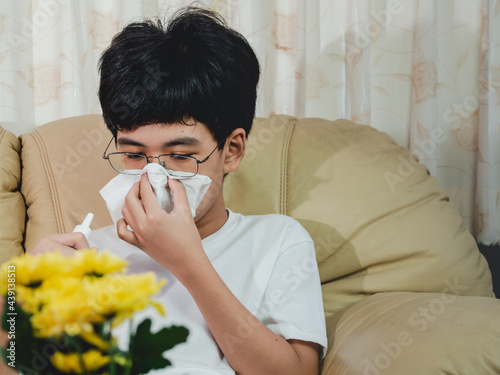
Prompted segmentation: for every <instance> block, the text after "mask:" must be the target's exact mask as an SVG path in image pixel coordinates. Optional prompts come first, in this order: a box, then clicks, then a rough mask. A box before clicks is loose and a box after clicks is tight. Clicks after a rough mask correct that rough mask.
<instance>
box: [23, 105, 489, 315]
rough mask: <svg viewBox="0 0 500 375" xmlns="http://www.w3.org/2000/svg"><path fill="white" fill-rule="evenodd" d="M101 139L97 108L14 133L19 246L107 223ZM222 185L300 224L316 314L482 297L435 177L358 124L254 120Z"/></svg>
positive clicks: (240, 200) (474, 260)
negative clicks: (395, 302) (88, 219)
mask: <svg viewBox="0 0 500 375" xmlns="http://www.w3.org/2000/svg"><path fill="white" fill-rule="evenodd" d="M110 139H111V135H110V134H109V132H108V131H107V130H106V128H105V126H104V124H103V121H102V118H101V116H99V115H87V116H79V117H73V118H68V119H64V120H59V121H55V122H53V123H50V124H47V125H44V126H42V127H39V128H38V129H37V130H36V131H34V132H33V133H30V134H25V135H22V136H21V141H22V150H21V156H22V164H23V172H22V190H21V191H22V193H23V195H24V197H25V200H26V205H27V214H28V218H29V220H28V221H27V227H26V239H25V247H26V249H27V250H28V251H29V250H30V249H31V248H32V247H33V246H34V245H35V244H36V243H37V242H38V241H39V240H40V239H41V238H43V236H45V235H47V234H50V233H62V232H68V231H71V230H72V229H73V227H74V226H75V225H76V224H78V223H80V222H81V221H82V220H83V219H84V217H85V215H86V214H87V213H88V212H93V213H94V214H95V219H94V221H93V223H92V228H99V227H102V226H106V225H108V224H111V218H110V217H109V214H108V212H107V209H106V206H105V204H104V202H103V200H102V198H101V197H100V195H99V193H98V191H99V190H100V189H101V188H102V187H103V186H104V185H105V184H106V183H107V182H108V181H109V180H110V179H111V178H112V177H114V176H115V174H116V173H115V172H114V171H113V170H112V169H111V168H110V167H109V165H107V161H106V160H103V159H102V158H101V155H102V152H103V151H104V149H105V147H106V145H107V143H108V142H109V140H110ZM224 185H225V186H224V189H225V201H226V204H227V206H228V207H229V208H230V209H232V210H233V211H235V212H241V213H243V214H266V213H281V214H286V215H289V216H291V217H294V218H295V219H297V220H298V221H299V222H301V223H302V225H303V226H304V227H305V228H306V229H307V230H308V232H309V233H310V234H311V237H312V238H313V240H314V241H315V244H316V253H317V261H318V265H319V269H320V276H321V281H322V283H323V292H324V293H323V295H324V302H325V313H326V315H327V316H328V315H332V314H333V313H335V312H337V311H339V310H340V309H342V308H344V307H346V306H348V305H350V304H352V303H353V302H356V301H358V300H360V299H362V298H364V297H365V296H368V295H371V294H375V293H378V292H388V291H424V292H448V293H452V294H462V295H483V296H492V295H493V293H492V288H491V276H490V273H489V270H488V266H487V263H486V261H485V260H484V258H483V257H482V256H481V255H480V253H479V251H478V249H477V246H476V244H475V241H474V239H473V237H472V236H471V235H470V233H469V232H468V231H467V230H466V229H465V228H464V227H463V226H462V218H461V217H460V215H459V214H458V212H457V211H456V210H455V208H454V207H453V206H452V205H451V204H450V203H449V202H448V198H447V197H446V195H445V193H444V191H443V189H442V188H441V186H440V185H439V183H438V182H437V181H436V180H435V179H434V178H433V177H431V176H429V173H428V171H427V169H426V168H425V167H424V166H423V165H422V164H419V163H418V162H417V160H416V158H415V156H414V155H412V154H411V153H410V152H409V151H408V150H407V149H406V148H404V147H400V146H398V145H397V144H396V142H395V141H394V140H393V139H392V138H390V137H389V136H388V135H387V134H385V133H382V132H379V131H377V130H375V129H373V128H371V127H369V126H366V125H357V124H354V123H353V122H350V121H347V120H336V121H326V120H322V119H312V118H309V119H301V120H297V119H296V118H294V117H291V116H284V115H278V116H273V117H270V118H266V119H256V120H255V122H254V128H253V130H252V132H251V134H250V136H249V141H248V147H247V154H246V156H245V158H244V160H243V162H242V165H241V166H240V168H239V170H238V171H236V172H234V173H232V174H230V175H229V176H228V177H227V178H226V181H225V184H224ZM299 267H300V265H299Z"/></svg>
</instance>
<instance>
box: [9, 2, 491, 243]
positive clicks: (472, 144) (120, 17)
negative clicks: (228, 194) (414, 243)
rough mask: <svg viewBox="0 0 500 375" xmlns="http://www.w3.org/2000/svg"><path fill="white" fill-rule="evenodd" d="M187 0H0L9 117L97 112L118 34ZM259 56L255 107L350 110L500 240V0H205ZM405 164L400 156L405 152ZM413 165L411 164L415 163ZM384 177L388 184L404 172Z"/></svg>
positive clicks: (474, 225)
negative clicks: (103, 58)
mask: <svg viewBox="0 0 500 375" xmlns="http://www.w3.org/2000/svg"><path fill="white" fill-rule="evenodd" d="M191 3H192V2H191V1H174V0H170V1H169V0H142V1H138V0H99V1H97V0H87V1H86V0H32V1H29V0H15V1H2V2H0V95H1V97H0V98H1V100H0V108H1V110H0V121H1V125H2V126H3V127H4V128H6V129H8V130H11V131H13V132H14V133H16V134H20V133H23V132H27V131H31V130H33V129H34V128H35V127H36V126H39V125H42V124H44V123H46V122H48V121H51V120H55V119H59V118H63V117H68V116H75V115H80V114H86V113H99V112H100V108H99V104H98V101H97V96H96V92H97V85H98V75H97V69H96V66H97V61H98V59H99V56H100V54H101V52H102V50H103V49H104V48H106V46H107V45H108V44H109V42H110V39H111V37H112V36H113V35H114V34H115V33H116V32H118V31H119V30H120V28H121V27H122V26H123V25H125V24H126V23H128V22H130V21H134V20H140V19H141V18H143V17H152V18H155V17H158V16H159V17H161V18H166V17H168V15H169V14H171V13H172V12H174V11H175V10H176V9H178V8H179V7H180V6H183V5H189V4H191ZM198 4H200V5H204V6H207V7H209V8H211V9H214V10H216V11H218V12H219V13H221V14H222V15H223V16H224V17H225V18H226V20H227V21H228V23H229V24H230V25H231V26H232V27H234V28H236V29H237V30H239V31H240V32H241V33H242V34H243V35H245V36H246V37H247V38H248V40H249V41H250V43H251V44H252V46H253V47H254V49H255V51H256V53H257V55H258V57H259V60H260V62H261V66H262V72H263V74H262V78H261V81H260V85H259V99H258V103H257V115H259V116H269V115H271V114H273V113H287V114H292V115H295V116H298V117H306V116H307V117H324V118H327V119H336V118H339V117H344V118H349V119H351V120H354V121H356V122H361V123H366V124H370V125H371V126H373V127H375V128H377V129H379V130H381V131H384V132H387V133H388V134H390V135H391V136H392V137H393V138H394V139H395V140H396V141H397V142H398V143H399V144H400V145H402V146H405V147H408V148H410V149H411V150H412V151H413V152H414V153H415V154H416V155H417V156H418V157H419V159H420V161H421V162H423V163H424V164H425V165H426V166H427V167H428V168H429V170H430V172H431V174H432V175H433V176H435V177H436V178H437V179H438V180H439V181H440V183H441V184H442V185H443V186H444V188H445V189H446V191H447V193H448V194H449V196H450V199H451V201H452V203H454V205H455V206H456V208H457V209H458V211H459V212H460V214H461V215H462V216H463V217H464V224H465V226H467V227H468V228H469V229H470V230H471V232H472V233H473V234H474V235H475V236H476V238H477V239H478V241H480V242H482V243H485V244H491V243H497V242H499V240H500V0H439V1H438V0H251V1H250V0H206V1H201V2H198ZM402 163H403V162H402ZM410 171H411V169H410ZM407 173H410V172H408V168H405V166H404V165H402V168H401V173H400V174H399V175H394V176H387V180H388V184H389V186H394V185H395V184H397V183H398V182H399V181H401V179H404V178H406V177H407Z"/></svg>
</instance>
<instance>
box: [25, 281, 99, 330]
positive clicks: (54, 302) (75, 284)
mask: <svg viewBox="0 0 500 375" xmlns="http://www.w3.org/2000/svg"><path fill="white" fill-rule="evenodd" d="M91 297H92V296H90V295H89V294H88V292H87V289H86V287H85V284H84V283H83V282H82V281H81V279H79V278H75V277H57V278H55V277H54V278H51V279H49V280H46V281H45V282H44V283H43V284H42V285H41V286H40V287H39V288H37V289H36V290H35V291H34V292H33V300H34V302H33V301H30V300H27V301H26V305H27V306H36V303H39V306H38V308H37V309H35V310H31V311H29V312H30V313H31V314H33V316H32V317H31V324H32V326H33V330H34V334H35V335H36V336H37V337H59V336H60V335H62V334H64V333H66V334H68V335H70V336H76V335H79V334H81V333H82V332H92V331H93V329H92V324H94V323H101V322H103V321H104V317H102V316H100V315H97V314H96V313H95V311H94V310H93V309H92V307H91V306H90V304H89V299H90V298H91Z"/></svg>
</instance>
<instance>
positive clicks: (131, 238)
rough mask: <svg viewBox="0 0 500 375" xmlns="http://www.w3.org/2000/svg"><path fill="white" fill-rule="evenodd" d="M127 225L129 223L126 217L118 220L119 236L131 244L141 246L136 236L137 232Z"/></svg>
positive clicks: (117, 229) (117, 230)
mask: <svg viewBox="0 0 500 375" xmlns="http://www.w3.org/2000/svg"><path fill="white" fill-rule="evenodd" d="M127 225H128V224H127V222H126V221H125V219H123V218H122V219H120V220H118V222H117V223H116V232H117V234H118V237H119V238H120V239H121V240H123V241H125V242H127V243H129V244H131V245H134V246H136V247H139V240H138V239H137V237H136V236H135V233H134V232H132V231H131V230H129V229H128V228H127Z"/></svg>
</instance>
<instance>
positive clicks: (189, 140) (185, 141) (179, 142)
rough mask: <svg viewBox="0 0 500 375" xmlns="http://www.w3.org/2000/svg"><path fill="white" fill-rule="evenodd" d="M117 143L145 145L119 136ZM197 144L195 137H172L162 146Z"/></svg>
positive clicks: (198, 142)
mask: <svg viewBox="0 0 500 375" xmlns="http://www.w3.org/2000/svg"><path fill="white" fill-rule="evenodd" d="M117 143H118V144H119V145H121V146H125V145H128V146H138V147H146V146H145V145H144V144H143V143H141V142H137V141H136V140H134V139H130V138H127V137H122V138H119V139H118V140H117ZM198 144H200V141H199V140H198V139H196V138H193V137H180V138H176V139H173V140H171V141H168V142H165V143H164V144H163V147H164V148H167V147H172V146H179V145H181V146H196V145H198Z"/></svg>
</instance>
